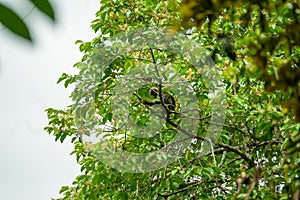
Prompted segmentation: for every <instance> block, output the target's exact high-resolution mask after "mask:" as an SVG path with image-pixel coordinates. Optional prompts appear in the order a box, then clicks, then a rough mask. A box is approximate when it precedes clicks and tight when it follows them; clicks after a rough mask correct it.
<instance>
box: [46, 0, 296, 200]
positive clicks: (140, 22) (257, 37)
mask: <svg viewBox="0 0 300 200" xmlns="http://www.w3.org/2000/svg"><path fill="white" fill-rule="evenodd" d="M144 27H156V28H157V29H158V30H163V29H164V28H167V29H173V30H176V31H178V32H180V34H181V36H182V37H188V38H189V40H190V41H194V42H197V44H199V46H201V48H203V51H201V52H202V53H201V54H202V55H201V56H203V54H205V55H206V56H209V57H211V58H212V60H213V61H214V63H215V67H216V69H218V72H219V73H218V74H219V75H220V78H216V74H214V73H212V72H211V71H210V69H211V70H212V66H211V65H210V64H209V63H210V62H207V60H205V58H207V57H205V56H204V60H203V58H198V57H197V56H195V57H193V56H191V52H192V50H193V48H192V46H184V45H183V43H180V41H179V40H178V42H177V41H173V43H174V44H175V46H176V45H177V46H176V47H178V49H179V50H178V52H186V54H185V53H182V54H176V53H174V52H169V51H167V50H166V49H163V48H162V49H160V48H159V45H160V44H164V41H163V40H160V36H157V35H155V34H154V36H153V38H151V37H150V38H147V39H148V42H149V41H151V42H150V43H157V46H155V47H156V48H153V46H151V45H149V46H147V45H145V46H144V48H141V49H130V48H127V49H128V51H125V52H124V51H118V49H122V48H124V46H122V44H124V43H122V42H121V41H122V39H124V37H125V38H127V40H126V41H127V42H128V43H130V42H131V40H134V38H135V37H137V35H139V34H140V35H142V34H143V32H141V31H143V30H145V31H147V30H148V29H139V28H144ZM92 28H93V29H94V30H95V32H97V33H98V34H99V36H98V37H97V38H95V39H93V40H92V41H90V42H82V41H77V43H78V44H79V45H80V50H81V52H83V53H84V56H83V58H82V60H81V61H80V62H78V63H76V64H75V65H74V67H75V68H77V69H78V70H79V73H78V74H76V75H67V74H65V73H64V74H63V75H62V76H61V78H60V79H59V81H58V82H64V86H65V87H68V86H69V85H70V84H74V85H75V89H74V91H73V93H72V94H71V98H72V100H73V102H74V103H73V105H70V106H69V107H68V108H66V109H65V110H56V109H53V108H49V109H47V114H48V118H49V125H48V126H47V127H46V128H45V130H46V131H47V132H49V133H50V134H52V135H53V136H54V137H55V140H57V141H61V142H64V141H65V139H66V138H70V139H71V141H72V143H73V144H74V151H73V152H72V154H74V155H75V156H76V158H77V161H78V164H79V165H80V166H81V174H80V175H79V176H78V177H77V178H76V180H75V181H74V182H73V184H72V185H71V186H63V187H62V188H61V190H60V193H61V194H62V195H63V198H62V199H68V200H69V199H116V200H119V199H295V200H296V199H299V196H300V189H299V187H300V179H299V176H300V173H299V169H300V166H299V165H300V134H299V128H300V124H299V121H300V112H299V110H300V103H299V101H300V93H299V91H300V90H299V89H300V85H299V78H300V69H299V63H300V34H299V30H300V2H299V1H294V0H287V1H274V0H265V1H201V0H199V1H196V0H187V1H183V2H181V1H176V0H165V1H156V0H154V1H153V0H151V1H150V0H149V1H148V0H146V1H145V0H136V1H122V0H102V1H101V7H100V9H99V11H98V12H97V14H96V19H95V20H94V21H93V22H92ZM130 31H132V32H130ZM157 32H158V33H156V34H158V35H159V33H160V32H159V31H157ZM122 33H124V34H123V35H122ZM127 33H128V34H127ZM120 34H121V36H120ZM168 34H169V36H170V37H172V36H173V35H174V33H173V32H172V31H169V32H168V31H167V32H165V35H168ZM133 36H135V37H133ZM114 37H115V38H114ZM112 38H113V39H112ZM150 39H151V40H150ZM137 41H139V40H138V39H137ZM133 43H134V42H133ZM191 44H192V43H191ZM137 46H138V45H137ZM138 47H139V46H138ZM173 47H174V46H173ZM189 48H191V52H189V51H188V49H189ZM115 52H117V53H119V52H122V53H123V54H122V55H119V54H117V55H116V56H115V57H114V58H113V59H112V58H111V56H113V55H115V54H114V53H115ZM201 56H200V57H201ZM193 59H194V60H197V59H198V60H197V61H199V60H200V61H201V62H202V64H203V66H206V67H203V68H197V67H196V66H195V65H194V64H193V62H190V61H191V60H193ZM207 69H208V70H207ZM128 74H130V76H129V78H130V77H134V78H135V79H134V80H132V79H126V77H128ZM140 74H143V76H140ZM174 74H177V75H174ZM215 79H216V80H215ZM218 79H219V80H218ZM178 80H179V81H180V82H178ZM208 80H211V81H208ZM218 81H219V82H218ZM220 81H222V82H223V84H224V90H225V93H226V95H223V96H222V95H221V96H218V94H215V95H211V94H210V91H211V88H214V87H215V88H217V87H218V86H217V85H218V84H220ZM185 82H188V84H189V85H191V86H192V90H193V92H188V91H189V90H188V89H187V87H186V85H185V84H184V83H185ZM153 88H155V90H153ZM153 91H155V92H156V94H154V93H153ZM157 92H158V93H157ZM192 93H193V94H194V95H191V94H192ZM157 94H158V95H157ZM167 95H171V96H172V98H173V99H172V100H171V101H169V102H173V101H174V104H173V103H172V104H171V105H172V109H168V108H169V104H166V103H162V102H163V97H166V96H167ZM194 97H195V98H194ZM221 97H223V98H224V99H223V98H221ZM218 98H219V99H218ZM216 99H218V100H219V102H223V101H224V100H226V101H225V104H224V107H223V104H222V103H220V104H221V106H220V107H218V109H219V112H222V109H224V111H225V112H226V117H225V119H224V124H222V123H221V124H218V123H214V121H212V120H211V119H212V118H214V117H215V116H218V113H215V111H216V110H218V109H216V106H217V105H215V103H214V100H216ZM159 105H160V107H159V108H158V107H155V106H159ZM123 106H124V107H123ZM189 106H190V107H189ZM186 107H188V108H193V109H195V108H196V110H197V112H195V113H192V114H191V116H192V117H190V118H192V119H191V120H192V122H193V123H191V124H189V123H188V122H189V121H187V123H188V124H187V125H188V126H187V127H188V128H187V129H186V130H183V128H182V127H184V125H185V124H184V123H183V121H184V120H186V119H187V118H188V117H186V115H187V114H186V110H187V109H185V108H186ZM173 108H174V109H173ZM159 109H161V110H164V111H165V114H166V115H168V117H166V115H164V116H161V115H160V114H159V112H158V111H159ZM170 110H172V112H168V111H170ZM191 110H192V109H191ZM160 113H161V112H160ZM126 114H127V115H126ZM219 117H220V116H219ZM221 118H222V115H221V117H220V119H221ZM160 119H164V120H162V121H161V120H160ZM184 122H185V121H184ZM220 122H222V120H220ZM132 124H137V126H135V127H138V128H132V126H131V125H132ZM178 124H180V125H178ZM211 125H213V126H212V127H215V128H216V129H218V128H220V127H221V128H223V129H222V131H221V133H220V137H219V138H218V140H217V141H216V142H215V144H214V145H212V146H210V147H209V151H206V152H205V153H204V154H201V153H199V151H200V152H201V150H202V149H203V148H204V146H205V144H208V143H206V142H207V141H208V140H207V139H206V138H205V135H206V133H207V132H208V129H209V127H211ZM147 127H151V129H152V127H159V128H158V129H157V131H158V132H159V134H156V135H150V136H149V135H146V136H148V137H142V136H141V135H139V137H137V135H132V133H135V132H139V130H141V131H140V133H141V134H143V133H145V134H147V133H148V132H147V131H144V130H145V129H146V130H147ZM191 127H196V131H195V132H193V130H192V128H191ZM139 128H140V129H139ZM149 129H150V128H148V131H149ZM94 130H96V135H98V136H99V140H100V142H99V143H96V142H95V141H87V140H86V139H84V138H86V136H89V135H90V136H91V135H93V134H94V133H93V131H94ZM143 131H144V132H143ZM179 132H181V133H183V134H181V136H182V137H181V136H179V137H178V134H179ZM179 135H180V134H179ZM181 139H182V141H183V140H186V139H189V140H188V141H189V143H185V142H182V143H184V144H186V145H187V146H185V147H186V148H185V149H183V150H179V148H177V147H178V144H179V143H180V142H179V141H181ZM106 141H109V142H110V143H109V144H110V145H111V146H110V147H114V148H115V150H111V149H110V148H107V146H106V144H107V143H105V142H106ZM174 141H176V142H174ZM172 142H173V144H174V143H175V146H176V145H177V146H176V147H174V149H175V150H178V151H180V153H181V156H180V157H179V158H177V159H175V160H173V161H172V162H170V163H167V165H165V166H162V168H158V169H156V168H155V167H157V165H156V164H157V163H160V162H159V161H161V160H163V161H164V160H166V161H167V160H168V159H170V158H168V157H167V158H166V157H165V154H163V153H162V154H159V153H156V154H149V155H151V156H152V157H151V161H152V162H153V166H149V168H151V167H153V168H155V170H148V171H147V170H144V171H138V169H140V168H142V167H144V166H143V164H144V163H145V162H134V159H133V158H132V157H130V156H129V159H132V160H131V161H132V163H133V164H132V165H133V166H132V171H134V172H138V173H132V172H130V170H129V171H126V170H118V169H115V168H111V167H110V165H109V164H113V165H114V166H115V165H118V164H119V165H123V164H124V162H125V159H126V158H124V157H122V156H124V155H122V154H118V155H117V156H116V157H114V154H115V152H120V151H121V152H122V151H126V152H131V153H135V154H147V153H148V152H155V151H156V152H159V150H160V149H162V148H164V147H166V146H167V145H168V144H170V143H172ZM99 152H100V154H99ZM101 153H102V155H106V158H103V159H100V157H99V155H101ZM126 155H127V154H126ZM147 155H148V154H147ZM118 156H119V157H118ZM172 156H173V155H172ZM172 156H170V157H172ZM116 158H118V160H116ZM172 158H173V157H172ZM147 159H148V158H147ZM149 159H150V158H149ZM109 160H111V163H109V164H108V161H109ZM142 161H144V160H142ZM116 168H117V167H116Z"/></svg>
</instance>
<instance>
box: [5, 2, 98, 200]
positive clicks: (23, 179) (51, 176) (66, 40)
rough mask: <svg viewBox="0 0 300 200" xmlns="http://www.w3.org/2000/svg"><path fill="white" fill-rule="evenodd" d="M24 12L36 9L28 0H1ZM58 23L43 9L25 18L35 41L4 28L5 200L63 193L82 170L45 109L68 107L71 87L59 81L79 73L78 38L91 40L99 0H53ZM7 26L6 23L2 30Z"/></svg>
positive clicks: (41, 198)
mask: <svg viewBox="0 0 300 200" xmlns="http://www.w3.org/2000/svg"><path fill="white" fill-rule="evenodd" d="M0 1H1V2H6V3H8V4H9V5H11V6H12V7H13V8H15V9H17V10H18V12H19V13H20V15H21V16H26V14H27V13H28V12H29V11H30V10H31V8H32V6H31V4H30V3H28V2H27V1H24V0H10V1H9V0H6V1H4V0H0ZM51 2H52V3H53V4H54V6H55V10H56V14H57V23H56V24H53V23H52V22H51V21H50V20H48V18H47V17H45V16H43V15H42V14H40V13H39V12H38V11H37V10H33V12H32V13H31V14H30V15H29V16H28V17H27V18H26V19H25V21H26V22H27V24H28V25H29V26H30V28H31V30H32V36H33V37H34V39H35V44H34V45H31V44H29V43H28V42H26V41H24V40H22V39H20V38H18V37H16V36H13V35H12V34H11V33H9V31H8V30H1V31H0V94H1V96H0V125H1V127H0V136H1V140H0V141H1V144H0V158H1V160H0V199H7V200H44V199H51V197H59V195H58V191H59V189H60V188H61V186H63V185H70V184H71V183H72V181H73V180H75V177H76V176H77V175H78V174H79V165H77V164H76V161H75V157H74V156H70V155H69V154H70V152H71V151H72V149H73V147H72V145H71V144H70V143H69V142H65V143H64V144H60V143H58V142H54V137H53V136H51V135H48V134H47V133H46V132H45V131H43V128H44V127H45V126H46V125H47V117H46V114H45V112H44V110H45V109H46V108H48V107H53V108H65V107H66V106H67V105H68V104H70V103H71V101H70V99H69V98H68V97H69V94H70V92H71V90H70V89H69V90H66V89H64V87H63V85H56V81H57V79H58V78H59V77H60V75H61V74H62V73H63V72H67V73H68V72H69V73H75V72H76V71H75V70H74V69H73V68H72V66H73V64H74V63H76V62H78V61H79V60H80V59H81V56H82V54H81V53H80V52H79V50H78V46H77V45H75V44H74V43H75V41H76V40H77V39H81V40H84V41H89V40H90V39H92V38H93V37H95V34H94V32H93V30H92V29H91V28H90V22H91V21H92V20H93V19H94V16H95V13H96V11H97V10H98V8H99V2H98V0H63V1H59V0H52V1H51ZM1 28H2V27H0V29H1Z"/></svg>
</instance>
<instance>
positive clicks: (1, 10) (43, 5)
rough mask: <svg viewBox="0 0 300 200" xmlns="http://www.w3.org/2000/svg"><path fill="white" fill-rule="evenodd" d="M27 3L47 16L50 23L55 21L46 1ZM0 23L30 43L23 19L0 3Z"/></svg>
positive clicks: (37, 0)
mask: <svg viewBox="0 0 300 200" xmlns="http://www.w3.org/2000/svg"><path fill="white" fill-rule="evenodd" d="M29 2H30V3H32V4H33V5H34V8H37V9H39V11H41V12H42V13H44V14H45V15H47V16H48V17H49V18H50V19H51V20H52V21H55V13H54V10H53V8H52V5H51V3H50V2H49V1H48V0H29ZM0 23H1V24H2V25H3V26H4V27H6V28H7V29H9V30H10V31H12V32H13V33H15V34H16V35H18V36H20V37H22V38H24V39H26V40H29V41H32V37H31V34H30V30H29V29H28V26H27V25H26V23H25V22H24V19H23V18H22V17H20V16H19V15H18V14H17V13H16V11H14V10H12V9H10V8H9V7H8V6H6V5H5V4H2V3H0Z"/></svg>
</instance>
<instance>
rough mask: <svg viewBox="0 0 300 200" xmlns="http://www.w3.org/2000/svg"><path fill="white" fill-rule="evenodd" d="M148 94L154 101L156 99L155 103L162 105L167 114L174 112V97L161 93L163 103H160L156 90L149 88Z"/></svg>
mask: <svg viewBox="0 0 300 200" xmlns="http://www.w3.org/2000/svg"><path fill="white" fill-rule="evenodd" d="M150 94H151V96H152V97H153V98H154V99H156V102H155V103H158V104H162V105H163V106H164V107H165V109H166V112H167V113H171V112H175V106H176V103H175V99H174V97H173V96H172V95H171V94H169V93H166V92H162V93H161V96H162V101H163V102H161V101H160V96H159V91H158V89H157V88H151V89H150ZM157 99H158V100H157Z"/></svg>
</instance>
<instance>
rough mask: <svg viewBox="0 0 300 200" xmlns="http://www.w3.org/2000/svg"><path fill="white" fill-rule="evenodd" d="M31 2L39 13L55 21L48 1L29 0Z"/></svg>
mask: <svg viewBox="0 0 300 200" xmlns="http://www.w3.org/2000/svg"><path fill="white" fill-rule="evenodd" d="M29 1H31V2H32V3H33V4H34V5H35V6H36V7H37V8H38V9H39V10H40V11H41V12H43V13H44V14H45V15H47V16H48V17H50V18H51V19H52V21H55V13H54V10H53V8H52V5H51V4H50V2H49V1H48V0H29Z"/></svg>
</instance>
